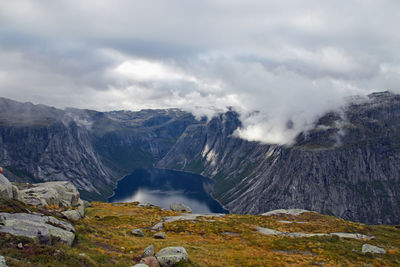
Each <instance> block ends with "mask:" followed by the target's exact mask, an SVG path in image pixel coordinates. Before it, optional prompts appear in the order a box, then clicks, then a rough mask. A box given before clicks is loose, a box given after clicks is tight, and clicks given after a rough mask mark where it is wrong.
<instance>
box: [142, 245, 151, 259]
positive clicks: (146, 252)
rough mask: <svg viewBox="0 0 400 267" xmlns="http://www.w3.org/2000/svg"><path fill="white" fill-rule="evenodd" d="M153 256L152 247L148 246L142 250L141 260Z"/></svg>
mask: <svg viewBox="0 0 400 267" xmlns="http://www.w3.org/2000/svg"><path fill="white" fill-rule="evenodd" d="M151 256H154V246H153V245H150V246H148V247H147V248H145V249H144V250H143V253H142V258H146V257H151Z"/></svg>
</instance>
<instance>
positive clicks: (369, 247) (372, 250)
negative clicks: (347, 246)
mask: <svg viewBox="0 0 400 267" xmlns="http://www.w3.org/2000/svg"><path fill="white" fill-rule="evenodd" d="M361 251H362V253H376V254H385V253H386V249H384V248H380V247H377V246H373V245H369V244H364V245H362V248H361Z"/></svg>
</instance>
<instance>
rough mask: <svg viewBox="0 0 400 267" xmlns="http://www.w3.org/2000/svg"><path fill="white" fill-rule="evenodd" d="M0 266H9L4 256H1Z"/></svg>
mask: <svg viewBox="0 0 400 267" xmlns="http://www.w3.org/2000/svg"><path fill="white" fill-rule="evenodd" d="M0 267H8V265H7V262H6V259H5V258H4V257H3V256H0Z"/></svg>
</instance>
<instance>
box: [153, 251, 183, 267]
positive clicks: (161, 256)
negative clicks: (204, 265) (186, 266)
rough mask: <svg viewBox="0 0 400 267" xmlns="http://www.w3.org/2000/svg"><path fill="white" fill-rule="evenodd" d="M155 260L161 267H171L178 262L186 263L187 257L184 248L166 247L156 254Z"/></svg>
mask: <svg viewBox="0 0 400 267" xmlns="http://www.w3.org/2000/svg"><path fill="white" fill-rule="evenodd" d="M156 258H157V260H158V262H159V263H160V266H162V267H172V266H175V265H176V264H177V263H179V262H187V261H188V260H189V255H188V253H187V252H186V249H185V248H184V247H166V248H163V249H162V250H160V251H159V252H158V253H157V254H156Z"/></svg>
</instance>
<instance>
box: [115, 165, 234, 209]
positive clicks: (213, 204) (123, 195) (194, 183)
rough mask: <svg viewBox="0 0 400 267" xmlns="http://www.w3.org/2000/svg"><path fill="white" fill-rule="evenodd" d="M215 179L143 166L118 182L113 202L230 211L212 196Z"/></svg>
mask: <svg viewBox="0 0 400 267" xmlns="http://www.w3.org/2000/svg"><path fill="white" fill-rule="evenodd" d="M212 187H213V181H212V180H211V179H209V178H206V177H203V176H201V175H196V174H192V173H187V172H180V171H172V170H164V169H140V170H135V171H134V172H133V173H131V174H130V175H127V176H125V177H124V178H123V179H121V180H120V181H119V182H118V185H117V188H116V189H115V190H114V195H113V196H112V197H111V198H109V199H108V201H109V202H133V201H139V202H150V203H151V204H154V205H156V206H159V207H162V208H166V209H168V208H169V205H170V204H171V203H174V202H178V203H183V204H185V205H188V206H189V207H190V208H191V209H192V212H193V213H227V211H226V210H225V209H223V208H222V207H221V205H220V204H219V203H218V202H217V201H216V200H215V199H213V198H212V197H211V196H210V191H211V189H212Z"/></svg>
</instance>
